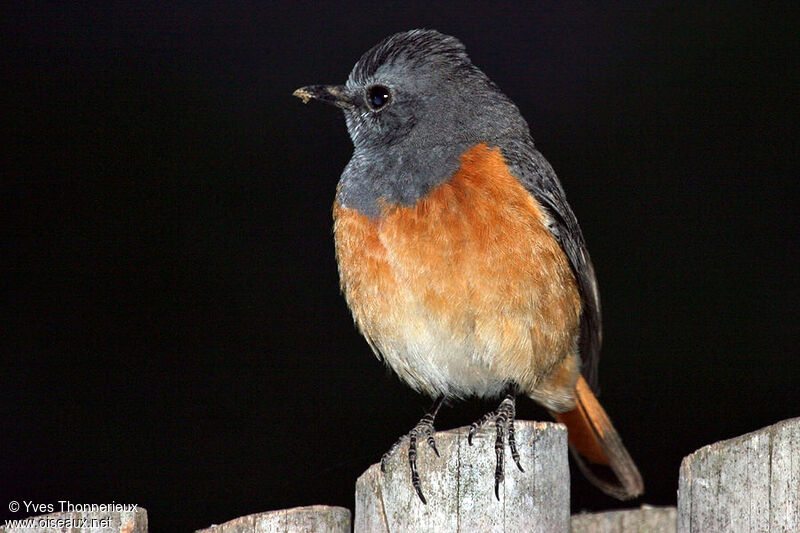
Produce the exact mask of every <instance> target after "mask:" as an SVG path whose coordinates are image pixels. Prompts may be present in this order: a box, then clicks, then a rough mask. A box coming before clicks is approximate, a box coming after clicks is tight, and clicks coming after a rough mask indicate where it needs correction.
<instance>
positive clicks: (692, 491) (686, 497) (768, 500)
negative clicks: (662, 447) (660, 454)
mask: <svg viewBox="0 0 800 533" xmlns="http://www.w3.org/2000/svg"><path fill="white" fill-rule="evenodd" d="M715 531H725V532H733V533H736V532H742V533H744V532H750V531H764V532H770V533H778V532H797V531H800V418H793V419H789V420H784V421H783V422H779V423H777V424H775V425H772V426H768V427H765V428H763V429H760V430H758V431H754V432H753V433H748V434H747V435H743V436H741V437H737V438H734V439H730V440H726V441H722V442H717V443H715V444H711V445H709V446H705V447H704V448H700V449H699V450H697V451H696V452H695V453H693V454H691V455H689V456H687V457H686V458H684V460H683V462H682V463H681V468H680V480H679V489H678V532H679V533H707V532H715Z"/></svg>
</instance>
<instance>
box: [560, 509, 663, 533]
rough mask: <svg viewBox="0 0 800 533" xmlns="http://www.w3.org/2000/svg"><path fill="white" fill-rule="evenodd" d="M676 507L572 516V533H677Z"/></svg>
mask: <svg viewBox="0 0 800 533" xmlns="http://www.w3.org/2000/svg"><path fill="white" fill-rule="evenodd" d="M677 523H678V510H677V509H676V508H675V507H647V506H642V508H641V509H626V510H624V511H610V512H607V513H582V514H577V515H572V518H571V520H570V533H675V530H676V527H677Z"/></svg>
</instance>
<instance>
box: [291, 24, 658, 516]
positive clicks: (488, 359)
mask: <svg viewBox="0 0 800 533" xmlns="http://www.w3.org/2000/svg"><path fill="white" fill-rule="evenodd" d="M294 95H295V96H297V97H299V98H301V99H303V101H304V102H307V101H308V100H310V99H316V100H319V101H321V102H326V103H329V104H333V105H335V106H338V107H339V108H341V109H343V110H344V115H345V119H346V122H347V129H348V132H349V133H350V137H351V138H352V141H353V145H354V148H355V150H354V153H353V157H352V159H350V162H349V163H348V164H347V166H346V167H345V169H344V172H343V173H342V176H341V178H340V180H339V185H338V188H337V192H336V200H335V203H334V207H333V217H334V237H335V243H336V259H337V261H338V265H339V275H340V279H341V288H342V291H343V293H344V296H345V298H346V300H347V304H348V305H349V307H350V309H351V311H352V313H353V317H354V319H355V323H356V325H357V326H358V329H359V330H360V331H361V333H362V334H363V335H364V337H365V338H366V340H367V342H368V343H369V345H370V347H371V348H372V350H373V351H374V352H375V354H376V355H377V356H378V357H379V358H380V359H382V360H383V361H384V362H385V363H386V364H387V365H389V366H390V367H391V368H392V370H394V371H395V372H396V373H397V375H398V376H400V378H401V379H402V380H403V381H405V382H406V383H408V384H409V385H410V386H411V387H413V388H414V389H416V390H417V391H419V392H422V393H425V394H427V395H429V396H431V397H432V398H435V402H434V404H433V407H432V409H431V411H430V412H429V413H428V414H427V415H426V416H425V417H424V418H423V419H422V420H420V422H419V423H418V424H417V425H416V426H415V427H414V428H413V429H412V430H411V431H410V432H409V434H408V435H406V436H404V437H403V438H401V439H400V440H399V441H398V442H397V443H396V444H395V445H394V446H393V447H392V449H390V451H389V452H387V455H384V461H383V462H384V464H385V459H386V457H387V456H388V454H390V453H393V452H394V451H395V450H396V449H397V448H398V447H399V446H400V445H401V444H402V443H404V442H406V441H408V446H409V450H408V455H409V465H410V470H411V478H412V483H413V485H414V488H415V489H416V491H417V494H418V495H419V497H420V499H421V500H422V501H423V502H425V497H424V495H423V492H422V488H421V486H420V481H419V475H418V472H417V464H416V457H417V442H418V441H419V440H421V439H425V440H426V441H427V442H428V444H430V446H431V447H432V448H433V450H434V451H436V445H435V441H434V439H433V434H434V427H433V422H434V418H435V416H436V413H437V412H438V410H439V408H440V406H441V405H442V403H443V402H444V401H446V400H447V401H449V400H456V399H462V398H467V397H481V398H494V397H498V398H502V401H501V403H500V405H499V407H498V409H497V410H496V411H493V412H490V413H488V414H487V415H486V416H484V417H483V418H482V419H481V420H479V421H477V422H475V423H474V424H473V425H472V427H471V429H470V436H469V440H470V443H471V441H472V436H473V435H474V434H475V431H476V430H477V429H478V428H479V427H480V426H482V425H483V424H485V423H488V422H494V424H495V428H496V446H495V451H496V455H497V466H496V470H495V494H497V493H498V487H499V484H500V483H501V482H502V481H503V478H504V466H503V456H504V443H505V442H506V441H507V442H508V444H509V447H510V450H511V454H512V457H513V459H514V461H515V462H516V464H517V466H518V467H519V469H520V470H523V467H522V465H521V464H520V462H519V454H518V453H517V447H516V442H515V439H514V417H515V398H516V396H517V395H520V394H524V395H526V396H528V397H530V398H532V399H534V400H535V401H537V402H538V403H540V404H541V405H543V406H544V407H545V408H547V409H548V410H549V411H550V412H551V413H552V414H553V415H554V416H555V418H556V419H558V420H559V421H561V422H563V423H564V424H566V426H567V428H568V438H569V442H570V446H571V448H572V450H573V456H574V457H575V458H576V460H577V462H578V464H579V465H580V468H581V470H582V471H583V472H584V474H585V475H586V476H587V477H588V478H589V479H590V480H591V481H592V482H593V483H594V484H595V485H597V486H598V487H599V488H600V489H601V490H603V491H604V492H606V493H608V494H610V495H612V496H615V497H617V498H620V499H627V498H633V497H636V496H638V495H640V494H641V493H642V492H643V489H644V486H643V483H642V479H641V476H640V475H639V472H638V470H637V468H636V465H635V464H634V463H633V461H632V460H631V458H630V456H629V455H628V452H627V451H626V449H625V447H624V446H623V445H622V442H621V440H620V438H619V435H618V434H617V432H616V430H615V429H614V427H613V426H612V425H611V422H610V421H609V419H608V417H607V416H606V414H605V412H604V411H603V409H602V407H601V406H600V404H599V403H598V402H597V400H596V398H595V396H594V394H593V393H592V387H593V386H594V384H595V383H596V373H597V371H596V369H597V362H598V357H599V353H600V343H601V321H600V299H599V295H598V290H597V281H596V280H595V273H594V269H593V267H592V263H591V260H590V259H589V254H588V252H587V251H586V246H585V243H584V239H583V235H582V234H581V230H580V228H579V227H578V222H577V220H576V219H575V215H574V214H573V212H572V209H570V207H569V205H568V204H567V200H566V197H565V195H564V190H563V189H562V187H561V184H560V183H559V181H558V179H557V178H556V175H555V173H554V171H553V169H552V167H551V166H550V164H549V163H548V162H547V161H546V160H545V159H544V157H543V156H542V155H541V154H540V153H539V152H538V151H537V150H536V149H535V148H534V144H533V140H532V138H531V135H530V132H529V129H528V124H527V123H526V122H525V119H523V118H522V115H521V114H520V112H519V109H517V107H516V106H515V105H514V104H513V103H512V102H511V100H509V99H508V98H507V97H506V96H505V95H504V94H503V93H502V92H501V91H500V90H499V89H498V88H497V86H496V85H495V84H494V83H493V82H492V81H491V80H489V78H488V77H487V76H486V75H485V74H484V73H483V72H482V71H481V70H479V69H478V68H477V67H476V66H475V65H473V64H472V62H471V61H470V59H469V57H468V56H467V54H466V52H465V48H464V46H463V45H462V44H461V42H460V41H458V40H457V39H455V38H454V37H450V36H446V35H443V34H441V33H439V32H436V31H432V30H413V31H408V32H404V33H398V34H395V35H392V36H390V37H388V38H386V39H384V40H383V41H381V42H380V43H378V44H377V45H376V46H375V47H374V48H372V49H371V50H369V51H368V52H367V53H365V54H364V55H363V56H362V57H361V59H360V60H359V61H358V63H356V65H355V67H354V68H353V70H352V72H351V73H350V77H349V78H348V80H347V83H346V84H345V85H312V86H308V87H303V88H301V89H298V90H296V91H295V93H294ZM436 453H437V454H438V451H437V452H436ZM498 497H499V496H498Z"/></svg>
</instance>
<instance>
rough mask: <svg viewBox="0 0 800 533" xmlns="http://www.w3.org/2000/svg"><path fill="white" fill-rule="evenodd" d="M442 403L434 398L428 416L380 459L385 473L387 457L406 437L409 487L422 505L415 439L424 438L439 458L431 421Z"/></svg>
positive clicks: (425, 502) (398, 440) (439, 399)
mask: <svg viewBox="0 0 800 533" xmlns="http://www.w3.org/2000/svg"><path fill="white" fill-rule="evenodd" d="M442 403H444V396H439V397H438V398H436V401H435V402H433V406H432V407H431V410H430V411H428V414H426V415H425V416H423V417H422V419H421V420H420V421H419V422H417V425H416V426H414V428H413V429H412V430H411V431H409V432H408V434H407V435H403V436H402V437H400V438H399V439H397V442H395V443H394V444H392V447H391V448H389V451H387V452H386V453H384V454H383V457H381V472H384V473H385V472H386V462H387V461H388V460H389V457H391V456H392V454H393V453H394V452H395V451H396V450H397V448H399V447H400V445H401V444H402V443H403V441H404V440H406V437H408V466H409V467H410V468H411V485H413V486H414V490H416V491H417V496H419V499H420V500H422V503H424V504H427V503H428V502H427V500H425V496H423V495H422V488H421V486H420V482H419V472H417V439H420V438H424V439H425V440H426V441H427V442H428V446H430V447H431V449H433V451H434V453H435V454H436V457H439V450H437V449H436V441H435V440H434V439H433V434H434V433H435V432H436V430H435V429H434V428H433V420H434V419H435V418H436V413H438V412H439V408H440V407H441V406H442Z"/></svg>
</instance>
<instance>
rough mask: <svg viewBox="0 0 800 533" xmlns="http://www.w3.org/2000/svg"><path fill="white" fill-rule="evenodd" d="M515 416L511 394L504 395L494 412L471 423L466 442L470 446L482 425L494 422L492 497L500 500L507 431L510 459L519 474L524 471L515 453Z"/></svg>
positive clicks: (516, 452)
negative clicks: (495, 457) (494, 460)
mask: <svg viewBox="0 0 800 533" xmlns="http://www.w3.org/2000/svg"><path fill="white" fill-rule="evenodd" d="M515 416H516V409H515V400H514V395H513V394H508V395H506V397H505V399H504V400H503V401H502V402H501V403H500V406H499V407H498V408H497V410H495V411H491V412H489V413H486V414H485V415H483V416H482V417H481V418H480V420H477V421H476V422H473V423H472V425H471V426H470V428H469V436H468V437H467V440H468V442H469V444H470V445H472V437H474V436H475V433H476V432H477V431H478V428H480V427H481V426H482V425H484V424H485V423H487V422H488V421H490V420H494V425H495V429H496V432H497V438H496V439H495V442H494V453H495V455H496V456H497V463H496V466H495V470H494V495H495V497H496V498H497V499H498V500H499V499H500V483H502V481H503V478H504V477H505V474H504V469H503V461H504V459H505V454H504V453H503V452H504V451H505V450H504V448H503V447H504V442H503V441H504V434H505V432H506V429H507V430H508V447H509V448H511V457H512V458H513V459H514V462H515V463H516V464H517V468H519V471H520V472H524V471H525V470H524V469H523V468H522V465H521V464H520V462H519V452H518V451H517V440H516V437H515V435H514V418H515Z"/></svg>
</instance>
